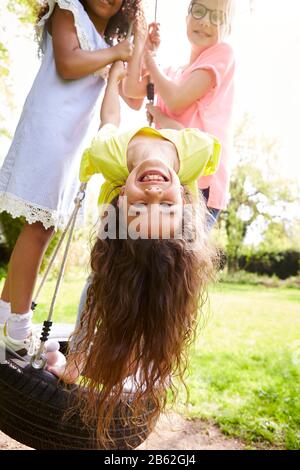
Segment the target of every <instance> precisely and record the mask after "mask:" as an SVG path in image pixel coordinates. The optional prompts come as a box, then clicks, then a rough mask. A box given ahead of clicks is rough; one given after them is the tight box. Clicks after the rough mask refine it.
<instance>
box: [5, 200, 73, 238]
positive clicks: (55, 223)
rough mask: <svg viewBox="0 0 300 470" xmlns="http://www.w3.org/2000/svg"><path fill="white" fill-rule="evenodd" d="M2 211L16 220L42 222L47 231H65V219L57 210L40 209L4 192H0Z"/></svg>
mask: <svg viewBox="0 0 300 470" xmlns="http://www.w3.org/2000/svg"><path fill="white" fill-rule="evenodd" d="M2 211H5V212H8V213H9V214H10V215H11V216H12V217H13V218H14V219H15V218H17V217H25V219H26V221H27V222H28V223H29V224H34V223H35V222H41V223H42V224H43V226H44V227H45V229H46V230H47V229H49V228H50V227H54V228H55V230H57V229H63V228H64V227H65V225H66V221H65V218H64V217H62V216H59V215H58V213H57V211H56V210H51V209H48V208H45V207H40V206H38V205H36V204H33V203H32V202H28V201H24V200H23V199H21V198H19V197H17V196H15V195H13V194H9V193H4V192H0V212H2Z"/></svg>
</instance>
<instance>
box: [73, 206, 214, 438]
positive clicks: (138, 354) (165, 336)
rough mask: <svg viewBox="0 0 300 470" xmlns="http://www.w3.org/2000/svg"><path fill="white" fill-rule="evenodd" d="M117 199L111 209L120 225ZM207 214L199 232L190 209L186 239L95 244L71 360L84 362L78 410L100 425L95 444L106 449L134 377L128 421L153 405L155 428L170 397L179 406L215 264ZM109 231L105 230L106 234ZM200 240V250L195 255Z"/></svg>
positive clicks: (202, 217) (88, 421)
mask: <svg viewBox="0 0 300 470" xmlns="http://www.w3.org/2000/svg"><path fill="white" fill-rule="evenodd" d="M117 199H118V198H115V199H114V201H113V203H112V204H113V205H114V207H115V208H116V211H117V225H118V223H119V220H120V219H119V215H118V208H117ZM205 211H206V208H205V204H204V202H203V201H201V203H200V217H198V222H199V221H200V224H197V225H196V224H194V223H193V222H192V220H193V217H192V216H191V210H190V209H188V214H187V215H189V214H190V217H188V216H187V215H186V214H185V217H184V223H185V225H189V224H190V227H187V229H186V230H185V232H184V233H185V235H184V237H183V239H168V240H151V239H150V240H142V239H138V240H132V239H126V240H123V239H122V240H121V239H109V238H106V239H102V238H104V237H101V236H100V237H99V238H98V239H97V241H96V243H95V244H94V247H93V249H92V253H91V268H92V283H91V285H90V288H89V290H88V298H87V303H86V307H85V310H84V312H83V315H82V317H81V325H80V327H79V329H78V330H77V331H76V332H75V334H74V339H75V343H77V344H76V351H73V352H70V353H69V356H68V361H67V364H72V363H73V364H74V360H75V361H76V360H77V361H78V357H80V358H81V359H80V360H81V361H83V362H84V376H83V378H82V383H81V385H82V386H83V387H82V388H81V390H82V393H80V395H79V397H78V398H79V400H78V408H79V410H80V413H81V416H82V419H83V421H84V422H85V423H86V424H92V423H94V422H95V421H94V420H95V416H96V417H97V422H98V425H97V436H98V439H99V441H100V443H101V444H102V445H103V446H104V447H105V446H106V445H107V443H108V442H109V439H110V431H109V429H111V428H110V426H111V422H112V416H113V412H114V409H116V407H117V405H118V403H119V402H120V401H121V400H122V396H123V397H124V395H123V382H124V380H125V379H126V377H127V376H129V375H130V376H132V377H136V379H134V380H135V386H136V391H135V392H134V393H133V399H132V401H131V405H130V408H131V409H130V413H131V415H132V416H133V418H134V417H138V415H139V413H141V411H143V408H145V407H146V406H147V404H149V403H150V404H151V405H152V406H151V407H150V412H149V423H150V426H152V425H153V424H154V423H155V421H156V418H157V417H158V415H159V414H160V412H161V411H162V410H163V409H164V408H165V406H166V400H167V392H168V391H170V394H171V396H172V397H173V399H175V397H176V392H177V386H176V385H175V383H174V378H179V379H180V380H181V381H183V377H184V372H185V370H186V367H187V348H188V346H189V345H190V344H191V342H192V340H193V337H194V333H195V329H196V320H197V316H198V313H199V309H201V307H202V305H203V304H204V302H205V301H206V289H207V285H208V283H209V282H210V281H211V280H212V279H213V277H214V272H215V261H216V259H217V253H216V250H215V249H214V248H213V247H212V246H211V243H210V241H209V238H208V233H207V231H206V229H205ZM198 225H199V226H198ZM105 229H106V227H105V226H102V227H101V230H102V232H101V233H102V234H103V231H104V230H105ZM195 235H197V236H198V247H193V249H192V247H191V244H190V242H191V239H192V238H194V239H195ZM124 419H126V417H125V418H124Z"/></svg>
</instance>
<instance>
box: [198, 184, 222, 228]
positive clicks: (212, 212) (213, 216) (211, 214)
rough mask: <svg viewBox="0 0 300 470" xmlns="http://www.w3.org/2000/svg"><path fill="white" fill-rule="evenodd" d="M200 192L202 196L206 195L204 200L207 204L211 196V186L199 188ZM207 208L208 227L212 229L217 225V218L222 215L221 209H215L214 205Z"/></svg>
mask: <svg viewBox="0 0 300 470" xmlns="http://www.w3.org/2000/svg"><path fill="white" fill-rule="evenodd" d="M199 194H201V196H203V197H204V200H205V202H206V206H207V202H208V198H209V188H206V189H199ZM207 210H208V214H207V217H206V223H207V229H208V230H211V229H212V228H213V226H214V225H215V223H216V222H217V219H218V217H219V215H220V212H221V210H220V209H215V208H214V207H207Z"/></svg>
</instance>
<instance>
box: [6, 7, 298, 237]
mask: <svg viewBox="0 0 300 470" xmlns="http://www.w3.org/2000/svg"><path fill="white" fill-rule="evenodd" d="M236 3H237V8H236V16H235V21H234V27H233V34H232V36H231V38H230V42H231V44H232V45H233V47H234V50H235V55H236V64H237V67H236V102H235V113H234V122H235V126H237V125H238V124H239V122H240V121H241V120H242V118H243V116H244V115H245V113H248V114H249V116H250V117H251V121H252V123H253V126H254V128H255V129H256V130H257V131H258V132H259V133H261V134H263V135H265V136H266V137H267V138H270V139H274V140H275V141H276V142H277V144H278V149H279V151H278V154H279V159H278V162H277V166H278V172H279V173H280V174H282V175H284V176H286V177H287V178H294V179H297V180H298V182H300V151H299V144H298V138H299V137H298V136H299V133H300V126H299V121H300V120H299V110H300V89H299V83H300V60H299V57H300V55H299V50H298V49H299V44H300V28H299V19H300V2H299V1H298V0H285V1H284V2H283V1H282V0H254V1H252V2H250V0H237V2H236ZM6 4H7V0H1V6H0V18H1V28H0V42H5V44H6V47H7V48H8V51H9V56H10V64H9V71H10V74H9V84H10V93H11V99H10V103H9V100H8V99H6V100H2V99H1V103H0V116H2V121H3V122H5V129H6V130H7V131H9V133H10V137H9V136H8V134H7V136H4V135H2V136H1V140H0V162H1V161H2V160H3V158H4V156H5V154H6V151H7V149H8V146H9V144H10V139H11V136H12V135H13V132H14V129H15V126H16V124H17V121H18V118H19V114H20V111H21V108H22V105H23V102H24V100H25V97H26V95H27V93H28V91H29V89H30V86H31V84H32V81H33V79H34V77H35V74H36V72H37V69H38V67H39V61H38V59H37V47H36V43H35V42H34V37H33V33H32V28H31V27H29V26H28V25H24V26H20V22H19V21H18V20H17V17H16V15H15V14H12V13H10V12H8V11H7V8H6ZM144 4H145V6H146V13H147V19H148V21H149V22H150V21H153V20H154V15H155V0H145V1H144ZM188 4H189V0H158V9H157V21H159V22H160V23H161V38H162V42H161V47H160V50H159V62H160V65H161V66H162V67H164V66H169V65H171V64H172V65H180V64H181V65H182V64H185V63H186V62H187V61H188V60H189V43H188V41H187V39H186V30H185V19H186V13H187V7H188ZM250 5H252V8H250ZM11 104H13V107H12V108H11V106H10V105H11ZM3 117H4V120H3ZM3 122H2V123H1V126H3ZM145 122H146V120H145V111H144V110H141V112H138V113H137V112H134V111H131V110H129V109H128V108H127V106H126V105H124V104H123V105H122V124H121V126H122V127H129V126H132V125H133V124H135V125H137V124H139V123H140V124H143V123H145ZM234 164H235V162H234V161H233V165H234ZM297 212H298V207H297V208H296V209H295V207H294V208H293V213H291V214H292V216H294V215H295V216H297V215H298V214H297ZM254 239H255V235H254Z"/></svg>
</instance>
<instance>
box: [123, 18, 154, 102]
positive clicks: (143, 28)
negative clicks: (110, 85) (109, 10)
mask: <svg viewBox="0 0 300 470" xmlns="http://www.w3.org/2000/svg"><path fill="white" fill-rule="evenodd" d="M147 38H148V30H147V24H146V22H145V18H143V17H142V18H140V19H139V20H138V21H137V22H136V23H135V30H134V50H133V55H132V57H131V59H130V60H129V62H128V74H127V76H126V78H125V79H124V80H123V82H122V95H124V96H126V97H130V98H136V99H142V100H143V99H144V98H145V96H146V94H147V83H148V79H147V77H143V76H142V63H143V53H144V48H145V45H146V42H147Z"/></svg>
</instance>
